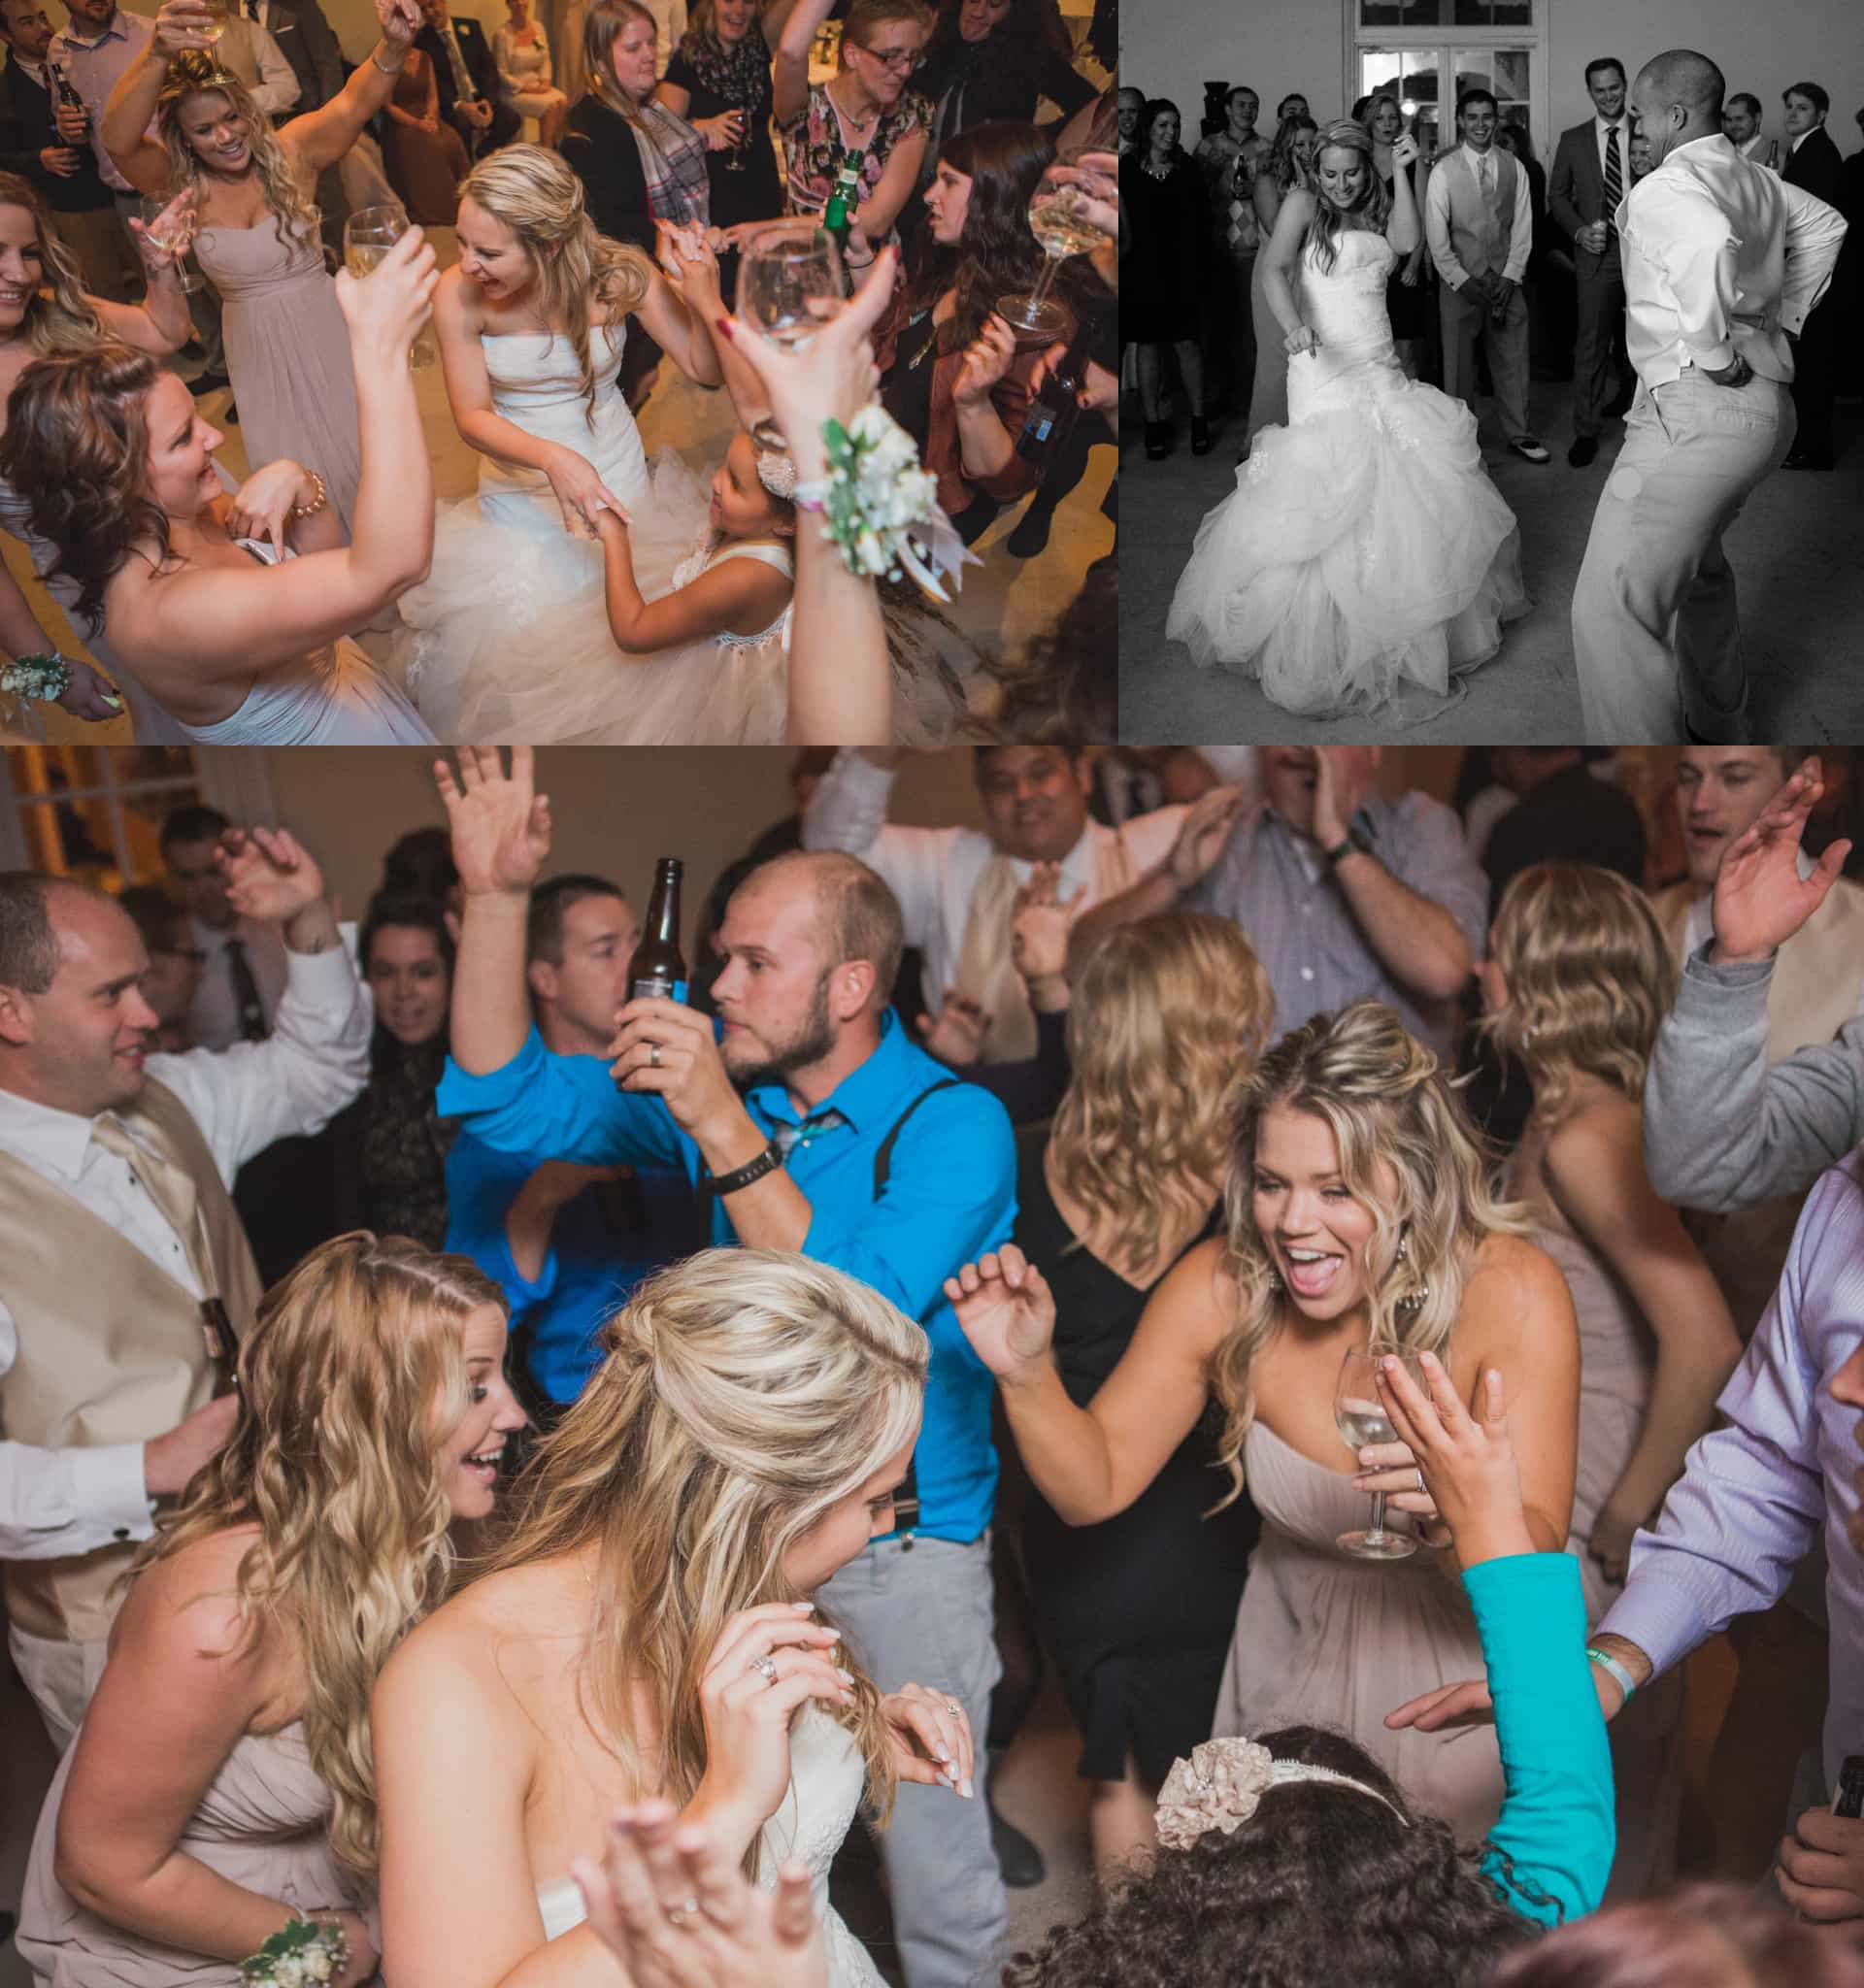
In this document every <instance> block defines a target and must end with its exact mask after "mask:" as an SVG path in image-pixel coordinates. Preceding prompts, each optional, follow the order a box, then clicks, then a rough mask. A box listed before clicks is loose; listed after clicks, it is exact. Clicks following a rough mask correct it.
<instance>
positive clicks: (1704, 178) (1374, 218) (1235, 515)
mask: <svg viewBox="0 0 1864 1988" xmlns="http://www.w3.org/2000/svg"><path fill="white" fill-rule="evenodd" d="M1583 81H1584V86H1585V90H1586V94H1587V95H1588V96H1589V97H1590V98H1591V100H1592V104H1593V109H1594V115H1593V116H1591V117H1588V118H1587V119H1586V120H1585V121H1584V122H1582V123H1580V124H1576V125H1574V126H1573V127H1572V128H1571V129H1569V130H1566V131H1564V132H1562V133H1561V135H1560V138H1559V141H1558V145H1557V147H1556V149H1555V150H1554V153H1553V156H1552V161H1551V167H1550V170H1549V169H1548V167H1547V166H1546V165H1544V164H1543V163H1542V162H1541V161H1540V160H1539V159H1537V158H1536V156H1535V150H1534V140H1533V137H1532V134H1531V133H1530V132H1529V130H1528V128H1527V126H1526V124H1525V123H1524V122H1523V121H1522V120H1521V118H1520V116H1519V115H1518V113H1517V112H1515V111H1514V107H1511V115H1509V116H1504V106H1503V102H1502V101H1501V100H1500V99H1498V97H1497V95H1496V93H1495V89H1494V88H1491V87H1489V86H1487V85H1486V84H1484V83H1481V82H1472V83H1471V85H1470V86H1469V87H1467V88H1465V89H1463V91H1462V94H1461V96H1460V97H1459V98H1458V100H1457V102H1456V104H1455V106H1454V123H1453V129H1451V128H1446V129H1445V130H1444V131H1443V133H1442V134H1441V143H1440V134H1439V128H1438V111H1437V107H1436V106H1435V105H1434V103H1433V104H1425V105H1419V104H1416V103H1415V102H1413V101H1412V100H1411V99H1409V98H1405V97H1403V96H1402V91H1403V89H1404V87H1405V84H1404V83H1403V80H1402V79H1394V80H1393V81H1392V83H1390V85H1388V86H1385V87H1381V88H1379V89H1377V90H1374V91H1372V92H1371V93H1370V94H1368V95H1367V96H1365V97H1363V98H1361V99H1360V100H1359V101H1358V102H1357V103H1356V104H1354V105H1353V106H1352V107H1351V110H1350V113H1349V115H1345V116H1340V117H1337V118H1332V119H1327V118H1325V117H1324V116H1323V117H1321V118H1319V119H1318V120H1316V117H1315V115H1314V114H1313V112H1312V111H1311V109H1310V105H1309V100H1308V98H1307V97H1306V96H1305V95H1303V94H1301V93H1299V92H1296V93H1293V94H1290V95H1288V96H1286V97H1283V98H1282V101H1281V103H1280V104H1279V105H1278V106H1277V110H1276V116H1275V118H1274V121H1273V123H1272V124H1271V123H1270V122H1269V120H1267V119H1266V118H1265V117H1264V116H1263V105H1264V102H1265V99H1264V98H1263V97H1262V95H1261V94H1259V93H1258V91H1257V90H1255V89H1254V88H1251V87H1249V86H1248V85H1247V84H1244V83H1238V84H1235V85H1233V86H1232V87H1230V89H1229V90H1228V93H1227V95H1226V96H1225V97H1224V98H1223V100H1222V103H1221V106H1220V114H1219V107H1218V106H1217V105H1216V104H1215V101H1214V102H1213V103H1212V104H1211V105H1210V106H1208V107H1207V113H1208V115H1207V116H1206V117H1205V120H1204V130H1203V134H1202V136H1200V137H1196V138H1195V139H1194V138H1193V136H1192V134H1191V133H1190V132H1189V130H1188V129H1187V127H1186V126H1185V125H1184V123H1183V119H1182V116H1181V113H1180V110H1179V107H1178V106H1177V105H1175V104H1172V103H1170V102H1169V101H1167V100H1164V99H1160V98H1153V99H1148V98H1147V97H1146V96H1145V95H1144V94H1143V92H1142V91H1140V90H1139V89H1137V88H1134V87H1132V86H1130V85H1127V86H1124V87H1122V90H1121V93H1120V95H1121V128H1120V146H1121V152H1122V161H1121V184H1122V189H1123V191H1124V194H1125V198H1126V203H1127V205H1128V207H1129V208H1130V209H1131V210H1132V213H1131V215H1130V217H1129V232H1130V240H1131V246H1130V249H1129V253H1130V254H1131V255H1133V256H1135V257H1137V258H1138V259H1139V268H1138V270H1137V271H1135V272H1134V275H1135V277H1136V278H1137V281H1129V282H1128V285H1127V288H1128V293H1129V295H1130V296H1133V297H1135V298H1137V297H1141V296H1143V297H1144V298H1145V300H1146V302H1145V304H1144V306H1143V307H1142V308H1141V309H1140V310H1139V311H1138V313H1137V314H1136V315H1135V314H1134V313H1133V312H1132V311H1130V310H1129V313H1128V317H1127V318H1126V319H1124V320H1122V322H1123V323H1124V324H1126V326H1127V329H1126V330H1125V333H1124V335H1125V337H1126V338H1127V340H1128V341H1129V342H1131V343H1133V344H1134V345H1135V346H1136V347H1137V352H1136V362H1137V384H1138V388H1139V394H1140V399H1141V403H1142V411H1143V414H1144V416H1145V420H1146V424H1147V426H1146V436H1147V454H1148V456H1149V457H1151V458H1153V459H1158V458H1162V457H1164V456H1165V455H1166V454H1167V453H1168V452H1169V451H1170V448H1171V446H1172V438H1173V434H1174V426H1173V417H1172V396H1171V394H1170V392H1169V390H1168V384H1167V374H1166V366H1167V362H1168V359H1175V362H1176V372H1177V377H1178V381H1179V385H1180V388H1181V389H1182V401H1183V403H1184V405H1185V406H1186V408H1187V409H1188V414H1189V426H1190V442H1191V448H1192V452H1193V453H1195V454H1204V453H1208V452H1209V450H1210V449H1211V448H1212V447H1214V446H1215V432H1216V428H1215V424H1216V423H1217V421H1218V420H1219V417H1220V416H1222V415H1225V414H1226V415H1227V416H1228V418H1229V420H1230V423H1231V426H1232V430H1233V432H1234V433H1235V434H1236V437H1237V440H1238V442H1239V443H1240V446H1241V453H1240V454H1239V456H1238V458H1237V460H1238V464H1239V471H1238V477H1237V489H1236V492H1235V494H1234V495H1233V496H1232V497H1230V498H1229V499H1228V500H1227V501H1226V502H1225V503H1224V504H1223V505H1221V506H1220V507H1218V508H1217V509H1216V510H1215V511H1213V512H1212V513H1210V514H1209V515H1208V516H1207V517H1206V519H1205V520H1204V523H1203V526H1202V527H1201V529H1200V530H1199V532H1198V535H1197V540H1196V544H1195V547H1194V548H1193V550H1192V554H1191V557H1190V560H1189V562H1188V564H1187V565H1186V567H1185V570H1184V573H1183V576H1182V580H1181V581H1180V584H1179V588H1178V592H1177V596H1176V598H1175V600H1174V602H1173V606H1172V611H1171V615H1170V620H1169V624H1168V634H1169V635H1170V636H1171V637H1172V638H1173V639H1174V640H1179V641H1182V642H1184V643H1186V644H1187V645H1188V646H1189V648H1190V651H1191V654H1192V656H1193V658H1194V659H1195V660H1196V661H1198V662H1199V663H1201V664H1203V665H1205V666H1207V667H1210V666H1221V667H1223V668H1225V669H1230V670H1235V671H1238V672H1240V673H1242V674H1245V675H1248V676H1250V677H1253V678H1256V679H1259V680H1260V682H1261V684H1262V687H1263V689H1264V691H1265V693H1266V694H1267V695H1268V696H1269V697H1270V698H1272V699H1273V700H1274V701H1275V702H1276V703H1278V704H1281V705H1282V706H1284V707H1286V708H1287V709H1289V710H1292V711H1295V712H1304V713H1309V714H1338V713H1341V712H1348V711H1351V712H1366V711H1374V712H1388V711H1390V710H1392V709H1393V708H1394V707H1395V708H1396V709H1397V710H1398V712H1400V714H1401V715H1402V714H1404V713H1405V712H1407V711H1424V712H1429V711H1433V710H1437V709H1441V708H1442V707H1443V704H1444V701H1445V700H1446V699H1447V698H1448V697H1451V696H1453V695H1454V694H1455V693H1456V691H1457V687H1458V686H1457V683H1456V679H1457V677H1458V675H1459V674H1460V673H1462V672H1465V671H1468V670H1470V669H1473V668H1475V667H1476V666H1477V665H1479V664H1481V663H1483V662H1485V661H1488V660H1489V659H1491V658H1492V657H1494V656H1496V655H1497V654H1498V653H1499V652H1500V651H1501V650H1502V648H1503V646H1504V643H1505V640H1506V634H1505V631H1506V625H1507V623H1508V622H1509V621H1510V620H1512V619H1515V618H1518V617H1519V616H1520V615H1522V614H1524V613H1526V612H1527V611H1528V607H1529V602H1528V598H1527V595H1526V593H1525V592H1524V590H1523V588H1522V584H1521V577H1520V544H1519V536H1518V532H1517V528H1516V522H1515V514H1514V513H1513V511H1512V510H1511V509H1510V507H1509V506H1508V504H1507V503H1505V502H1504V501H1503V499H1502V497H1501V496H1500V494H1499V493H1498V492H1497V490H1496V489H1495V487H1494V485H1493V483H1492V482H1491V481H1490V480H1489V478H1488V476H1487V474H1486V473H1485V471H1484V469H1483V466H1482V457H1481V449H1480V447H1479V440H1478V438H1479V434H1480V432H1481V430H1480V426H1479V423H1480V421H1481V419H1483V418H1485V417H1486V414H1487V408H1486V407H1485V406H1484V403H1485V402H1487V401H1488V400H1490V398H1491V397H1492V406H1493V420H1494V440H1495V442H1496V444H1497V445H1498V446H1499V447H1503V448H1505V449H1507V450H1509V451H1511V452H1512V453H1513V454H1514V455H1515V456H1516V457H1518V458H1520V459H1522V460H1524V461H1526V462H1528V463H1530V464H1534V465H1537V466H1544V465H1548V464H1550V462H1551V460H1552V450H1551V449H1550V448H1549V447H1548V444H1547V442H1545V441H1543V440H1542V438H1541V436H1540V435H1539V434H1538V433H1537V432H1536V428H1535V423H1534V420H1533V418H1532V415H1531V413H1530V405H1529V402H1530V391H1531V388H1532V386H1533V385H1534V383H1535V382H1538V381H1549V382H1550V381H1571V382H1572V386H1571V397H1572V424H1573V432H1572V436H1571V439H1570V441H1569V442H1568V444H1567V446H1566V447H1565V450H1564V453H1565V457H1566V461H1567V463H1568V465H1569V466H1570V467H1571V468H1572V469H1574V470H1576V471H1582V470H1585V469H1587V468H1588V467H1589V466H1590V465H1591V464H1592V463H1593V461H1594V460H1595V459H1596V458H1597V456H1598V454H1599V448H1600V442H1601V438H1602V437H1603V436H1605V434H1606V433H1607V427H1608V424H1609V423H1611V422H1613V421H1615V420H1618V419H1619V418H1621V417H1622V418H1623V419H1624V422H1625V426H1624V430H1623V440H1622V447H1621V448H1620V450H1619V452H1618V454H1617V456H1616V459H1615V468H1614V475H1613V477H1612V478H1611V479H1610V480H1607V482H1606V483H1605V486H1604V488H1603V490H1602V492H1600V494H1599V495H1598V499H1597V512H1596V515H1595V517H1594V521H1593V526H1592V532H1591V536H1590V540H1589V542H1588V546H1587V550H1586V555H1585V559H1584V562H1583V565H1582V567H1581V572H1580V575H1579V579H1578V582H1577V586H1576V589H1575V592H1574V595H1573V606H1572V627H1573V642H1574V654H1575V658H1576V661H1577V665H1578V674H1579V682H1580V689H1581V701H1582V709H1583V716H1584V726H1585V735H1586V736H1587V737H1588V738H1590V739H1593V740H1595V741H1597V742H1598V743H1601V744H1624V743H1638V744H1647V743H1648V744H1668V743H1681V741H1682V740H1683V738H1684V737H1685V735H1686V734H1687V735H1693V736H1698V737H1702V738H1711V739H1732V738H1741V737H1744V736H1747V733H1746V732H1745V730H1744V727H1745V725H1746V723H1747V720H1748V713H1747V679H1746V675H1745V672H1744V669H1743V665H1742V662H1741V650H1740V636H1739V629H1738V625H1737V620H1736V613H1735V590H1734V580H1733V577H1732V574H1731V572H1730V569H1729V565H1728V561H1727V558H1726V555H1725V552H1724V549H1723V545H1722V540H1723V534H1724V533H1725V532H1726V531H1727V530H1728V528H1729V527H1730V526H1731V525H1732V524H1733V523H1734V522H1735V520H1736V518H1737V517H1738V516H1739V514H1740V512H1741V509H1742V507H1743V505H1744V504H1745V502H1746V501H1747V500H1748V497H1750V496H1751V495H1752V494H1753V493H1754V492H1755V490H1756V489H1758V487H1759V486H1760V485H1761V483H1762V482H1763V481H1764V480H1766V479H1767V478H1768V477H1770V476H1771V475H1772V474H1773V473H1774V472H1775V471H1776V470H1777V469H1780V468H1781V467H1784V468H1787V469H1792V470H1806V471H1814V472H1816V471H1823V470H1829V469H1831V467H1832V465H1833V463H1834V460H1835V459H1836V447H1837V444H1836V441H1835V424H1834V405H1835V395H1837V394H1842V393H1844V392H1846V391H1847V387H1848V385H1849V382H1847V381H1845V380H1844V379H1843V377H1842V370H1841V369H1840V368H1839V367H1838V365H1837V354H1838V352H1839V351H1840V350H1842V349H1849V348H1852V347H1854V346H1855V344H1856V342H1857V340H1858V338H1859V336H1860V335H1864V282H1861V281H1860V270H1864V247H1861V246H1860V243H1859V240H1858V224H1859V221H1860V218H1864V150H1859V151H1853V152H1852V153H1851V154H1850V156H1849V157H1848V158H1845V157H1842V156H1841V153H1840V148H1839V145H1838V144H1837V143H1836V142H1835V140H1834V137H1833V135H1832V133H1831V132H1830V131H1828V130H1827V128H1826V124H1827V119H1828V116H1830V113H1831V109H1832V106H1831V99H1830V96H1829V93H1828V92H1827V91H1826V89H1825V88H1824V86H1823V85H1822V84H1820V83H1817V82H1815V81H1806V82H1803V83H1794V84H1793V85H1792V86H1791V87H1789V88H1788V89H1787V90H1786V91H1785V92H1784V94H1783V97H1782V99H1781V111H1780V113H1779V114H1778V116H1777V118H1776V120H1775V126H1774V129H1775V131H1776V132H1777V133H1778V134H1779V135H1775V136H1769V135H1768V134H1767V133H1766V132H1764V131H1763V129H1762V119H1763V116H1764V113H1763V108H1762V106H1761V104H1760V103H1759V100H1758V99H1757V98H1755V97H1754V96H1753V95H1752V94H1751V93H1750V92H1747V91H1733V90H1731V89H1730V87H1729V85H1728V83H1727V81H1726V80H1725V78H1724V77H1723V74H1722V72H1721V70H1720V69H1719V68H1717V67H1716V65H1715V64H1714V61H1712V60H1711V59H1710V58H1709V57H1708V56H1707V55H1704V54H1701V53H1698V52H1696V51H1693V50H1670V51H1669V52H1667V53H1665V54H1662V55H1658V56H1655V57H1653V58H1652V59H1650V60H1649V61H1648V62H1647V63H1646V64H1645V65H1644V67H1643V69H1642V70H1639V69H1637V68H1635V67H1630V68H1627V66H1626V64H1625V63H1624V62H1622V61H1620V60H1619V59H1618V58H1617V57H1615V56H1601V57H1599V58H1598V59H1596V60H1593V61H1590V62H1588V63H1587V64H1586V65H1585V68H1584V78H1583ZM1496 86H1497V87H1500V86H1501V84H1500V83H1499V82H1498V83H1497V85H1496ZM1213 95H1214V96H1215V92H1213ZM1859 117H1860V119H1861V120H1864V112H1860V113H1859ZM1444 120H1445V124H1446V127H1448V120H1449V107H1448V106H1445V108H1444ZM1731 238H1732V239H1734V240H1736V241H1738V242H1739V243H1740V244H1741V247H1740V248H1739V250H1738V251H1736V253H1735V256H1734V259H1733V261H1732V262H1731V263H1729V262H1727V260H1726V257H1725V256H1723V257H1721V258H1720V262H1721V264H1725V265H1726V266H1720V264H1718V260H1717V257H1718V248H1717V245H1719V244H1724V243H1726V242H1727V241H1728V240H1730V239H1731ZM1730 414H1740V415H1741V416H1742V418H1741V419H1740V420H1739V421H1736V420H1733V419H1730V418H1729V416H1730ZM1556 474H1557V473H1556ZM1323 498H1324V502H1323V501H1319V500H1321V499H1323Z"/></svg>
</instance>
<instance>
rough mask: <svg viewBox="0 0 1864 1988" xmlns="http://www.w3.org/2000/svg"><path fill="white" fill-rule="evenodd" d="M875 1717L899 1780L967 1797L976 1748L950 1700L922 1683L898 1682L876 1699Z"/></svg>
mask: <svg viewBox="0 0 1864 1988" xmlns="http://www.w3.org/2000/svg"><path fill="white" fill-rule="evenodd" d="M881 1716H882V1718H883V1719H884V1720H885V1721H886V1727H887V1734H888V1737H889V1738H890V1739H892V1741H893V1760H894V1765H895V1766H896V1767H897V1768H898V1769H899V1773H900V1778H901V1780H903V1781H919V1782H921V1783H923V1784H924V1785H925V1786H926V1787H928V1788H949V1789H950V1790H951V1792H952V1793H953V1794H954V1795H962V1796H963V1797H964V1799H965V1800H966V1801H967V1802H968V1801H970V1800H971V1794H972V1786H973V1782H972V1775H973V1773H975V1772H976V1768H977V1748H976V1745H975V1744H974V1742H973V1740H972V1737H971V1721H970V1720H969V1719H968V1718H966V1717H965V1712H964V1707H963V1706H961V1705H960V1704H959V1703H958V1702H957V1700H956V1699H954V1698H947V1697H946V1696H945V1694H944V1693H943V1692H938V1691H928V1690H927V1689H926V1687H925V1686H924V1685H923V1684H903V1685H901V1687H900V1688H899V1690H898V1691H894V1692H889V1693H888V1694H887V1696H886V1697H885V1698H883V1699H882V1700H881Z"/></svg>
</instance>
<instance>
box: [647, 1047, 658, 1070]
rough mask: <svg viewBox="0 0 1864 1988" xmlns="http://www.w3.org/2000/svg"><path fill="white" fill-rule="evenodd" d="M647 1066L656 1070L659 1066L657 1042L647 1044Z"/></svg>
mask: <svg viewBox="0 0 1864 1988" xmlns="http://www.w3.org/2000/svg"><path fill="white" fill-rule="evenodd" d="M648 1068H649V1070H658V1069H659V1068H660V1044H658V1043H649V1044H648Z"/></svg>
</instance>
